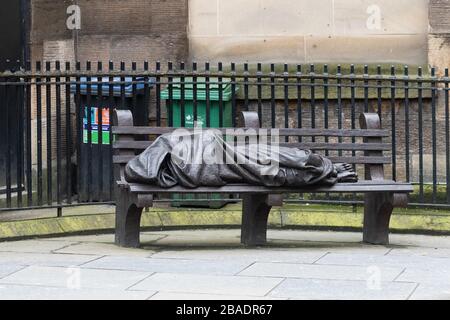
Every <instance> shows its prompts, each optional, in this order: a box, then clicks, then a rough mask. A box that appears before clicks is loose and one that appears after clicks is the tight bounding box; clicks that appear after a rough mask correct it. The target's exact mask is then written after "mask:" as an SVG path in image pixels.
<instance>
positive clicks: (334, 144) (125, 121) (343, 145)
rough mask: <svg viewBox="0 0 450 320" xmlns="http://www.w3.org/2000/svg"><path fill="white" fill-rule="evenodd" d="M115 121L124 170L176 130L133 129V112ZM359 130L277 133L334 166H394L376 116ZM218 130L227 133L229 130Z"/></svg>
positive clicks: (248, 124) (250, 120)
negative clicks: (134, 159)
mask: <svg viewBox="0 0 450 320" xmlns="http://www.w3.org/2000/svg"><path fill="white" fill-rule="evenodd" d="M243 117H244V128H249V129H250V128H252V129H255V130H256V131H258V129H257V127H259V119H258V118H257V114H255V113H245V112H244V113H243ZM113 121H114V126H113V128H112V132H113V134H114V135H115V142H114V144H113V149H114V151H115V152H114V156H113V163H114V164H116V165H121V166H124V165H126V163H127V162H128V161H130V160H131V159H133V158H134V157H135V156H136V155H137V154H139V153H140V152H142V151H143V150H145V149H146V148H147V147H149V146H150V145H151V144H152V142H153V141H154V140H155V138H156V137H158V136H160V135H162V134H165V133H170V132H172V131H174V130H176V129H177V128H167V127H136V126H133V116H132V114H131V112H130V111H124V110H117V111H116V112H115V117H114V119H113ZM360 127H361V128H360V129H312V128H280V129H278V133H279V136H280V137H282V138H281V140H282V141H280V145H281V146H291V147H298V148H301V149H309V150H312V151H314V152H320V153H322V154H324V155H326V156H327V157H328V158H329V159H330V160H332V161H333V162H335V163H340V162H345V163H349V164H355V165H356V164H364V165H366V175H367V168H368V166H369V167H371V168H372V169H374V170H372V171H377V170H378V171H379V170H381V171H382V168H383V165H385V164H390V163H391V158H390V157H389V156H385V155H384V152H387V151H390V150H391V145H390V144H389V143H385V142H383V138H386V137H389V131H388V130H383V129H381V125H380V119H379V117H378V115H377V114H374V113H365V114H362V115H361V118H360ZM215 129H216V128H215ZM187 130H190V129H187ZM218 130H221V131H222V132H223V133H225V132H226V130H227V129H226V128H219V129H218ZM228 136H229V134H228V132H227V137H228ZM382 175H383V173H382V172H380V174H379V175H378V178H381V179H383V177H382ZM368 178H370V177H368ZM372 178H373V177H372Z"/></svg>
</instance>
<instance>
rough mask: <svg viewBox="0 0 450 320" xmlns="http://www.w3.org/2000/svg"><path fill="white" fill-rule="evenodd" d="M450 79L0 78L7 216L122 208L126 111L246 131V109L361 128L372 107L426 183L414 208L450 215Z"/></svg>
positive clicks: (395, 164) (397, 160)
mask: <svg viewBox="0 0 450 320" xmlns="http://www.w3.org/2000/svg"><path fill="white" fill-rule="evenodd" d="M117 66H118V67H119V68H116V67H117ZM400 69H401V70H400ZM449 82H450V81H449V76H448V69H445V70H444V72H443V74H442V75H440V76H438V75H437V73H436V70H435V69H430V70H428V69H427V70H422V68H420V67H419V68H417V70H414V71H412V70H410V68H408V67H404V66H398V65H397V66H387V67H384V66H383V67H382V66H375V67H369V66H354V65H345V66H344V65H342V66H341V65H337V66H327V65H291V64H289V65H288V64H281V65H280V64H267V65H262V64H255V65H249V64H243V65H236V64H234V63H231V64H228V65H226V66H225V65H224V64H222V63H218V64H217V65H214V66H212V65H211V64H209V63H205V64H202V65H201V67H200V64H197V63H195V62H194V63H192V64H190V65H189V67H188V66H187V65H186V64H185V63H180V64H177V65H176V66H175V65H174V64H173V63H171V62H169V63H168V64H167V65H164V66H163V65H162V64H161V63H159V62H156V63H154V64H152V65H151V64H150V63H148V62H144V63H141V64H139V65H138V64H137V63H135V62H133V63H131V64H129V65H126V64H125V63H124V62H121V63H120V64H119V65H115V64H114V63H112V62H109V63H108V64H107V66H105V65H104V64H103V63H101V62H98V63H96V64H95V65H93V64H92V63H91V62H87V63H83V64H81V63H79V62H77V63H75V64H72V63H69V62H66V63H64V64H62V63H60V62H46V63H44V64H42V63H41V62H36V63H35V64H34V65H33V66H31V65H30V64H27V65H26V66H25V67H24V68H22V69H20V70H18V71H15V72H12V71H7V72H3V73H0V112H1V120H0V121H1V125H0V130H1V132H0V135H1V137H0V211H9V210H22V209H25V208H57V209H58V215H59V216H60V215H61V214H62V208H63V207H66V206H74V205H79V204H97V203H113V202H114V181H113V168H112V165H111V158H112V154H113V150H112V147H111V145H112V141H113V136H112V134H111V133H110V128H111V127H110V122H109V121H110V119H112V115H113V114H112V111H113V109H114V108H122V109H124V108H125V109H130V110H132V111H133V113H134V114H135V118H136V125H154V126H189V125H192V123H193V122H194V121H200V122H203V125H205V126H207V127H209V126H219V127H223V126H236V125H238V115H239V111H241V110H254V111H257V112H258V113H259V114H260V119H261V122H262V123H261V124H262V125H263V126H266V127H311V128H357V127H358V124H357V119H358V117H359V114H360V113H361V112H368V111H370V112H377V113H378V114H379V115H380V117H381V120H382V125H383V127H384V128H389V129H390V130H391V132H392V138H391V139H390V140H389V141H388V142H389V143H391V145H392V152H391V153H390V155H391V157H392V165H389V166H387V169H388V170H387V174H388V175H389V176H391V177H392V179H394V180H398V181H410V182H412V183H414V184H415V185H416V192H415V193H414V194H413V195H412V196H411V200H410V202H411V205H413V206H431V207H436V208H447V207H450V188H449V185H450V127H449V126H450V119H449V99H448V94H449V92H448V87H449ZM304 139H305V140H306V139H308V138H304ZM312 139H316V138H314V137H313V138H312ZM317 139H318V138H317ZM354 139H355V138H350V140H351V141H348V142H355V140H354ZM324 142H328V141H324ZM341 152H342V151H341ZM350 152H353V153H354V152H355V151H350ZM325 153H326V155H330V154H331V153H333V151H326V152H325ZM356 169H357V170H360V168H356ZM290 200H291V201H307V202H328V203H342V204H357V203H359V202H360V201H361V200H362V199H361V198H359V197H357V196H355V195H338V196H337V197H332V196H330V195H327V196H324V197H317V196H316V198H312V197H311V196H309V195H294V196H292V197H291V198H290Z"/></svg>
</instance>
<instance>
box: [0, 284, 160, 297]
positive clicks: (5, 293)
mask: <svg viewBox="0 0 450 320" xmlns="http://www.w3.org/2000/svg"><path fill="white" fill-rule="evenodd" d="M154 294H155V292H148V291H125V290H105V289H66V288H55V287H43V286H25V285H0V300H146V299H148V298H150V297H151V296H152V295H154Z"/></svg>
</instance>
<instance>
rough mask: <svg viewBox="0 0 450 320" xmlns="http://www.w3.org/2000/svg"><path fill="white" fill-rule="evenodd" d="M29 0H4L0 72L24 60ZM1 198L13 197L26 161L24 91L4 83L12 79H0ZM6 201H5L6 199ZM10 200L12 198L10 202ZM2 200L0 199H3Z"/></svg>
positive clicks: (16, 68)
mask: <svg viewBox="0 0 450 320" xmlns="http://www.w3.org/2000/svg"><path fill="white" fill-rule="evenodd" d="M26 4H27V1H26V0H2V9H1V10H0V44H1V45H0V72H3V71H6V70H12V71H16V70H18V69H19V68H21V67H22V66H23V61H24V59H25V43H26V41H25V15H24V14H23V13H24V12H26V11H25V6H26ZM0 81H1V82H3V85H1V84H0V198H3V197H4V195H5V194H7V195H8V198H10V197H12V198H14V193H15V192H17V188H21V185H22V183H21V182H19V183H18V181H19V180H21V179H18V177H20V171H21V167H22V164H21V161H22V159H23V147H22V139H23V136H22V134H21V132H22V131H21V127H22V125H21V124H22V123H21V122H22V121H23V119H22V112H21V108H22V106H23V101H22V97H23V93H22V90H23V88H22V87H21V86H15V85H10V84H7V85H5V83H10V82H14V81H16V80H14V79H11V78H5V77H3V78H0ZM3 200H4V199H3ZM8 200H9V199H8ZM0 201H1V200H0Z"/></svg>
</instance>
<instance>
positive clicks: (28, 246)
mask: <svg viewBox="0 0 450 320" xmlns="http://www.w3.org/2000/svg"><path fill="white" fill-rule="evenodd" d="M75 243H76V242H74V241H70V240H67V239H61V240H60V241H45V240H23V241H11V242H1V243H0V252H29V253H51V252H52V251H54V250H57V249H61V248H64V247H66V246H69V245H72V244H75Z"/></svg>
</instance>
